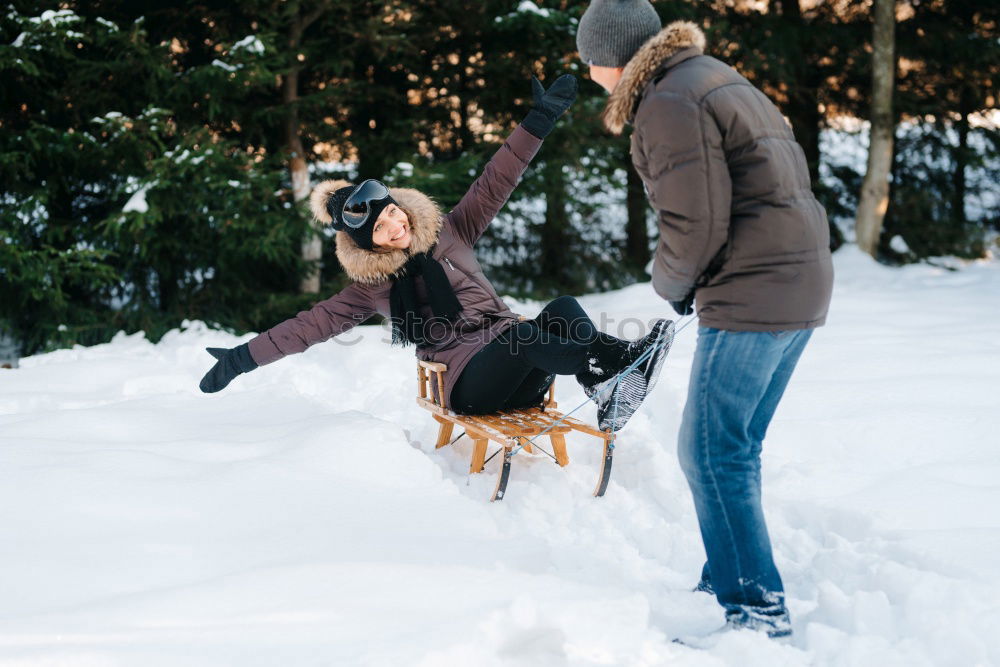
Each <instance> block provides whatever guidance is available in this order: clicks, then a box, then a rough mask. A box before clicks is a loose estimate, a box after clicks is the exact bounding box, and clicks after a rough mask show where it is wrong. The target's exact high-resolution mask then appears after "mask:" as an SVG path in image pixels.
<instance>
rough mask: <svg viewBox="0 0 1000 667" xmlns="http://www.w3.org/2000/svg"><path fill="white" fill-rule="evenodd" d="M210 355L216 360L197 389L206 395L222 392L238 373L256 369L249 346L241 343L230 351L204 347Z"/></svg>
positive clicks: (222, 348)
mask: <svg viewBox="0 0 1000 667" xmlns="http://www.w3.org/2000/svg"><path fill="white" fill-rule="evenodd" d="M205 349H206V350H207V351H208V353H209V354H210V355H212V356H213V357H215V358H216V359H218V361H217V362H215V365H214V366H212V369H211V370H210V371H208V372H207V373H205V377H203V378H202V379H201V384H199V385H198V387H199V388H200V389H201V390H202V391H203V392H205V393H206V394H214V393H215V392H217V391H222V390H223V389H225V388H226V385H227V384H229V383H230V382H232V381H233V378H234V377H236V376H237V375H239V374H240V373H249V372H250V371H252V370H253V369H255V368H257V362H256V361H254V360H253V357H251V356H250V345H249V344H247V343H243V344H242V345H238V346H236V347H234V348H232V349H229V348H225V347H206V348H205Z"/></svg>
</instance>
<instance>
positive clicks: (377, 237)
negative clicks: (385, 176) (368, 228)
mask: <svg viewBox="0 0 1000 667" xmlns="http://www.w3.org/2000/svg"><path fill="white" fill-rule="evenodd" d="M412 240H413V235H412V234H411V233H410V219H409V218H408V217H407V215H406V212H405V211H403V209H401V208H399V207H398V206H396V205H395V204H392V203H390V204H389V205H388V206H386V207H385V208H384V209H382V213H380V214H379V216H378V219H377V220H376V221H375V228H374V229H373V230H372V243H373V244H374V245H376V246H378V247H380V248H400V249H404V248H409V247H410V242H411V241H412Z"/></svg>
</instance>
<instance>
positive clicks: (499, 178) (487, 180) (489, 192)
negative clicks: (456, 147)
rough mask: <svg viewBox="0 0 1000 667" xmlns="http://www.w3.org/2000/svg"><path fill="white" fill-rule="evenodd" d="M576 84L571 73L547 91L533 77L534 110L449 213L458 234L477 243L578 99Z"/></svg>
mask: <svg viewBox="0 0 1000 667" xmlns="http://www.w3.org/2000/svg"><path fill="white" fill-rule="evenodd" d="M576 85H577V84H576V78H575V77H573V76H572V75H570V74H564V75H563V76H561V77H559V78H558V79H556V81H555V83H553V84H552V86H550V87H549V89H548V90H545V89H544V88H542V85H541V84H540V83H539V82H538V79H532V90H533V94H534V105H533V107H532V109H531V111H529V112H528V115H527V116H526V117H525V119H524V121H522V122H521V124H520V125H518V126H517V127H516V128H514V131H513V132H511V134H510V136H509V137H507V141H505V142H504V144H503V146H501V147H500V150H498V151H497V152H496V153H495V154H494V155H493V157H492V158H491V159H490V161H489V162H488V163H487V164H486V167H485V168H484V169H483V173H482V174H480V175H479V178H477V179H476V180H475V182H474V183H473V184H472V186H471V187H470V188H469V191H468V192H466V193H465V196H464V197H462V200H461V201H460V202H458V205H457V206H456V207H455V208H454V209H453V210H452V211H451V212H450V213H449V214H448V219H449V221H450V222H451V224H452V225H453V227H454V228H455V231H456V233H457V234H458V235H459V236H460V237H461V238H462V239H463V240H464V241H465V242H466V243H468V244H469V245H472V244H473V243H475V242H476V241H477V240H478V239H479V237H480V236H482V234H483V231H485V229H486V227H487V225H489V224H490V222H492V221H493V218H495V217H496V215H497V213H499V212H500V209H501V208H502V207H503V205H504V204H505V203H506V202H507V199H508V198H509V197H510V195H511V193H512V192H513V191H514V188H516V187H517V184H518V182H519V181H520V180H521V175H522V174H523V173H524V170H525V169H527V168H528V164H529V163H530V162H531V159H532V158H533V157H535V153H537V152H538V149H539V147H540V146H541V145H542V140H543V139H544V138H545V136H546V135H548V133H549V132H551V131H552V129H553V128H554V127H555V123H556V120H557V119H558V118H559V116H561V115H562V114H563V113H564V112H565V111H566V109H568V108H569V106H570V105H571V104H572V103H573V100H574V99H576Z"/></svg>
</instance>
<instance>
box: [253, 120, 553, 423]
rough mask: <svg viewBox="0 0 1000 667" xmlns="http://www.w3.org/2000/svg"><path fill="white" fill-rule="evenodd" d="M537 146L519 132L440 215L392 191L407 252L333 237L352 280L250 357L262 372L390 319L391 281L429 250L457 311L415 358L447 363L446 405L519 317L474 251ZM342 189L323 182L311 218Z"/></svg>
mask: <svg viewBox="0 0 1000 667" xmlns="http://www.w3.org/2000/svg"><path fill="white" fill-rule="evenodd" d="M541 143H542V141H541V139H538V138H537V137H535V136H533V135H532V134H530V133H529V132H528V131H527V130H525V129H524V128H523V127H520V126H518V127H517V128H516V129H515V130H514V132H513V133H512V134H511V135H510V137H508V139H507V141H506V142H505V143H504V144H503V146H501V147H500V150H498V151H497V152H496V154H495V155H494V156H493V158H492V159H491V160H490V161H489V163H487V165H486V167H485V168H484V169H483V173H482V174H481V175H480V176H479V178H477V179H476V181H475V182H474V183H473V184H472V187H470V188H469V191H468V192H467V193H466V194H465V196H464V197H462V200H461V201H460V202H459V203H458V205H457V206H455V208H454V209H453V210H452V211H451V212H450V213H448V214H446V215H442V214H441V211H440V210H439V209H438V207H437V205H436V204H435V203H434V202H433V201H431V199H430V198H428V197H427V196H426V195H424V194H422V193H420V192H418V191H416V190H412V189H407V188H390V193H391V194H392V196H393V198H394V199H395V200H396V202H397V203H398V204H399V206H400V207H401V208H402V209H403V210H404V211H406V212H407V214H408V215H409V218H410V224H411V234H412V237H413V238H412V240H411V242H410V247H409V248H408V249H407V250H405V251H404V250H393V251H391V252H372V251H368V250H364V249H362V248H359V247H358V246H357V245H356V244H355V243H354V242H353V241H352V240H351V238H350V236H348V235H347V234H346V233H344V232H338V233H337V238H336V243H337V258H338V259H339V260H340V263H341V265H343V267H344V270H345V271H346V272H347V274H348V276H349V277H350V278H351V279H352V280H353V281H354V282H353V283H351V284H350V285H348V286H347V287H345V288H344V289H343V290H341V291H340V292H338V293H337V294H336V295H334V296H332V297H330V298H329V299H326V300H325V301H321V302H319V303H317V304H316V305H315V306H313V307H312V308H311V309H310V310H307V311H303V312H301V313H299V314H298V315H297V316H295V317H294V318H292V319H289V320H285V321H284V322H282V323H281V324H278V325H277V326H274V327H272V328H270V329H268V330H267V331H265V332H263V333H261V334H260V335H258V336H257V337H255V338H254V339H253V340H251V341H250V355H251V356H252V357H253V359H254V361H256V362H257V363H258V364H259V365H262V366H263V365H265V364H269V363H271V362H273V361H277V360H278V359H281V358H282V357H284V356H287V355H289V354H295V353H297V352H302V351H304V350H305V349H306V348H308V347H310V346H311V345H315V344H316V343H322V342H323V341H326V340H329V339H330V338H332V337H333V336H336V335H338V334H342V333H344V332H346V331H349V330H350V329H352V328H353V327H355V326H356V325H358V324H360V323H362V322H364V321H365V320H367V319H368V318H369V317H371V316H372V315H373V314H375V313H379V314H381V315H383V316H384V317H389V311H390V309H389V291H390V289H391V288H392V278H393V275H394V274H396V272H398V271H399V270H400V269H401V268H403V265H404V264H405V263H406V260H407V259H408V258H409V256H410V254H411V253H412V254H416V253H419V252H424V251H426V250H428V249H430V248H431V247H434V252H433V253H432V256H433V257H434V258H435V259H436V260H437V261H438V262H440V263H441V266H442V267H443V268H444V270H445V275H447V276H448V279H449V281H450V282H451V286H452V288H453V289H454V291H455V296H456V297H458V300H459V302H460V303H461V305H462V312H461V315H460V316H459V318H458V319H457V320H456V321H455V322H453V323H447V324H442V323H440V321H437V324H435V325H434V326H433V329H431V330H429V331H428V330H425V334H430V335H431V336H432V337H433V339H434V343H433V344H431V345H426V346H419V347H417V348H416V355H417V357H418V358H419V359H423V360H425V361H437V362H441V363H444V364H447V365H448V372H447V373H445V404H446V405H449V399H450V396H451V390H452V388H453V387H454V386H455V382H456V381H457V380H458V378H459V376H460V375H461V374H462V370H463V369H464V368H465V365H466V364H467V363H468V362H469V360H470V359H471V358H472V357H473V356H474V355H475V354H476V353H477V352H479V351H480V350H481V349H483V348H484V347H485V346H486V344H487V343H489V342H490V341H491V340H493V339H494V338H495V337H496V336H497V335H499V334H500V333H502V332H503V331H505V330H507V329H508V328H510V326H511V325H512V324H513V323H514V322H516V321H517V319H518V316H517V315H516V314H515V313H513V312H511V310H510V309H509V308H508V307H507V306H506V305H505V304H504V302H503V301H502V300H501V299H500V297H499V296H498V295H497V293H496V290H494V289H493V286H492V285H491V284H490V281H489V280H487V279H486V276H485V275H484V274H483V269H482V267H481V266H480V265H479V261H478V260H477V259H476V256H475V253H474V252H473V249H472V246H473V244H475V242H476V240H478V239H479V237H480V236H481V235H482V233H483V231H484V230H485V229H486V226H487V225H489V224H490V222H491V221H492V220H493V218H494V217H495V216H496V215H497V213H498V212H499V211H500V208H501V207H502V206H503V205H504V203H505V202H506V201H507V198H508V197H510V194H511V192H513V190H514V188H515V187H516V186H517V184H518V181H519V180H520V177H521V175H522V174H523V173H524V170H525V169H526V168H527V167H528V163H529V162H531V159H532V158H533V157H534V156H535V153H536V152H538V148H539V146H541ZM344 185H348V184H347V183H346V182H343V181H325V182H323V183H321V184H319V185H318V186H317V187H316V189H315V190H314V191H313V195H312V209H313V213H314V215H315V216H316V217H317V219H319V220H321V221H324V222H326V221H328V220H329V216H328V214H326V213H325V201H326V196H327V195H328V194H329V193H330V192H333V191H334V190H336V189H337V188H339V187H342V186H344ZM435 243H436V244H437V245H436V246H435ZM415 280H416V289H417V295H418V297H420V299H421V301H422V302H423V303H424V304H425V305H424V306H423V307H422V309H421V316H422V317H423V318H424V320H425V321H429V320H432V319H433V313H432V312H431V310H430V307H429V306H428V305H426V289H425V287H424V283H423V278H422V277H420V276H418V277H417V278H416V279H415Z"/></svg>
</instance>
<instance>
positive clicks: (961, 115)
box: [951, 85, 973, 231]
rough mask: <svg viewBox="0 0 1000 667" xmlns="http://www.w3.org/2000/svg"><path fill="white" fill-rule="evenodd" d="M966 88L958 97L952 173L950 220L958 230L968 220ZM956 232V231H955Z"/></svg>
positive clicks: (968, 105)
mask: <svg viewBox="0 0 1000 667" xmlns="http://www.w3.org/2000/svg"><path fill="white" fill-rule="evenodd" d="M970 92H971V91H969V89H968V86H967V85H966V86H963V87H962V92H961V94H960V95H959V102H958V105H959V108H958V123H957V124H956V125H957V127H956V128H955V129H956V130H958V148H957V149H955V171H954V173H952V179H951V182H952V190H953V191H952V197H953V198H952V203H951V209H952V211H951V218H952V220H953V221H954V223H955V226H956V227H957V228H958V229H963V228H964V227H965V224H966V222H968V220H967V219H966V217H965V190H966V180H965V168H966V166H968V164H969V114H970V113H971V112H972V111H973V106H972V99H971V98H972V95H971V94H970ZM956 231H957V230H956Z"/></svg>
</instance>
